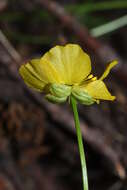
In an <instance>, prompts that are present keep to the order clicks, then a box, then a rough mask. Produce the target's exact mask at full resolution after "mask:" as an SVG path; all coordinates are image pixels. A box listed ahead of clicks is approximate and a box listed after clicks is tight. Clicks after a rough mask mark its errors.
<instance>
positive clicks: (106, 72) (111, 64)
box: [100, 60, 118, 80]
mask: <svg viewBox="0 0 127 190" xmlns="http://www.w3.org/2000/svg"><path fill="white" fill-rule="evenodd" d="M117 64H118V61H116V60H114V61H112V62H111V63H110V64H109V65H108V66H107V68H106V69H105V71H104V73H103V75H102V76H101V77H100V80H103V79H105V78H106V77H107V75H108V74H109V72H110V70H111V69H112V67H114V66H115V65H117Z"/></svg>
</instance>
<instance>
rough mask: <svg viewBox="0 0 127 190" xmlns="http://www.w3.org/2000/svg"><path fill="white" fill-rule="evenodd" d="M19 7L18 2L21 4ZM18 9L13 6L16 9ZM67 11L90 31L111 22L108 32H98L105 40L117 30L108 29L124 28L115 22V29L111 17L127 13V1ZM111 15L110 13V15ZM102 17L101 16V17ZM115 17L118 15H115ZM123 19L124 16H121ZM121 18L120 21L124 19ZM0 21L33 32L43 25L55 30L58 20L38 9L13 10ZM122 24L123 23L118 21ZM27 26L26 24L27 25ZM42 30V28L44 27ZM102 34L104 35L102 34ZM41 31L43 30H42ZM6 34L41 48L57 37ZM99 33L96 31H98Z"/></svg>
mask: <svg viewBox="0 0 127 190" xmlns="http://www.w3.org/2000/svg"><path fill="white" fill-rule="evenodd" d="M14 2H15V3H16V2H17V1H16V0H12V1H11V4H10V5H11V6H12V3H14ZM17 3H18V2H17ZM13 7H14V6H12V8H13ZM65 9H66V10H67V11H68V12H69V13H71V14H72V15H74V16H75V17H76V18H77V19H78V20H79V22H80V23H82V24H83V25H85V26H86V27H87V28H88V29H92V30H93V31H94V28H95V29H96V27H97V26H101V25H104V24H106V23H108V22H109V25H106V28H104V27H103V28H101V27H100V31H99V29H98V28H97V32H98V31H99V35H98V34H97V35H95V36H101V35H104V34H107V33H110V32H111V31H113V30H110V29H107V27H108V26H109V27H111V28H114V30H117V29H118V28H120V26H121V23H120V22H117V20H116V22H115V27H114V26H112V24H114V23H113V22H111V21H112V17H111V16H109V13H110V14H111V15H112V14H113V13H114V11H115V10H126V9H127V0H121V1H120V0H111V1H110V0H109V1H95V0H87V1H85V2H83V3H75V4H68V5H65ZM109 11H110V12H109ZM100 15H101V16H100ZM113 15H114V14H113ZM120 16H121V15H120ZM120 16H119V17H120ZM0 21H2V22H7V23H8V24H17V25H18V26H19V25H24V27H25V25H26V27H27V25H28V26H29V28H30V27H31V30H32V27H37V29H38V28H39V27H40V26H41V25H42V23H43V25H44V26H46V25H47V26H50V25H51V27H52V26H53V25H54V26H55V25H56V20H55V18H54V17H53V16H51V14H49V13H48V11H46V10H44V9H40V8H34V9H32V10H31V11H29V13H28V12H27V11H22V9H21V11H17V10H15V9H14V10H13V11H10V9H9V10H6V11H5V12H1V15H0ZM118 21H119V19H118ZM24 23H25V24H24ZM126 24H127V23H126V22H125V21H124V22H123V25H122V26H124V25H126ZM40 28H41V27H40ZM102 29H103V31H102V34H101V30H102ZM40 31H41V30H40ZM4 32H5V34H6V35H7V36H8V37H9V38H10V39H13V40H16V41H19V42H22V43H33V44H41V43H48V42H51V41H52V38H53V35H52V36H48V35H47V33H46V34H43V35H42V34H41V32H40V34H36V33H34V35H33V33H31V32H29V30H28V32H24V31H22V30H20V31H18V30H17V29H15V27H14V29H13V30H12V31H10V30H7V31H6V30H5V31H4ZM95 33H96V31H95Z"/></svg>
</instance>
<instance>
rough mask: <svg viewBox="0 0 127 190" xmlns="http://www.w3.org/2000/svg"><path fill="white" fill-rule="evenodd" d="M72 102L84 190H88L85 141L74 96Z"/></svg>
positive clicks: (71, 98)
mask: <svg viewBox="0 0 127 190" xmlns="http://www.w3.org/2000/svg"><path fill="white" fill-rule="evenodd" d="M70 101H71V106H72V110H73V114H74V121H75V128H76V134H77V140H78V148H79V153H80V160H81V167H82V179H83V190H88V178H87V168H86V160H85V153H84V147H83V140H82V134H81V129H80V122H79V116H78V110H77V101H76V99H75V98H74V97H73V96H71V97H70Z"/></svg>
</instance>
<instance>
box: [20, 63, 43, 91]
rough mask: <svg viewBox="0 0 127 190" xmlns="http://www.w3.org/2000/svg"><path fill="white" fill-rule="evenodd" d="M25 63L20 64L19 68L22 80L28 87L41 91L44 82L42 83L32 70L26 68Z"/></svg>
mask: <svg viewBox="0 0 127 190" xmlns="http://www.w3.org/2000/svg"><path fill="white" fill-rule="evenodd" d="M26 65H27V64H26ZM26 65H22V66H21V67H20V69H19V73H20V75H21V76H22V78H23V80H24V82H25V83H26V84H27V85H28V86H29V87H31V88H33V89H35V90H38V91H42V90H43V88H44V86H45V83H43V82H42V81H41V80H40V79H39V78H38V76H37V75H36V74H35V73H34V72H33V71H32V70H30V69H28V68H27V66H26Z"/></svg>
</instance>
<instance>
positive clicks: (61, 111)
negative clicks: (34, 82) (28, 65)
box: [0, 0, 127, 190]
mask: <svg viewBox="0 0 127 190" xmlns="http://www.w3.org/2000/svg"><path fill="white" fill-rule="evenodd" d="M114 20H115V22H113V23H112V21H114ZM105 24H107V25H105ZM126 24H127V0H121V1H119V0H112V1H106V0H105V1H101V0H100V1H99V0H98V1H97V0H86V1H83V0H59V1H53V0H52V1H51V0H0V190H71V189H73V190H76V189H82V177H81V166H80V159H79V153H78V147H77V139H76V134H75V128H74V123H73V115H72V110H71V108H70V105H69V104H68V103H66V104H64V105H54V104H51V103H49V102H47V101H46V100H45V99H44V98H43V97H42V94H39V93H36V92H34V91H31V90H30V89H28V88H27V87H26V86H25V85H24V82H23V81H22V79H21V78H20V76H19V73H18V68H19V66H20V65H21V64H22V63H24V62H26V61H27V60H29V59H31V58H35V57H39V56H41V55H43V53H45V52H46V51H48V50H49V49H50V48H51V47H53V46H55V45H56V44H61V45H64V44H66V43H78V44H80V45H81V47H82V48H83V49H84V50H85V51H86V52H87V53H89V55H90V57H91V60H92V67H93V73H94V74H96V75H97V76H100V75H101V74H102V73H103V71H104V68H105V66H106V64H107V63H108V62H110V61H112V60H113V59H118V60H119V65H118V66H117V67H116V68H114V69H113V70H112V72H111V73H110V75H109V76H108V78H107V79H106V84H107V86H108V88H109V89H110V91H111V92H112V94H113V95H115V96H116V97H117V98H116V100H115V101H114V102H106V101H103V102H101V103H100V104H99V105H93V106H90V107H88V106H83V105H79V106H78V108H79V114H80V120H81V128H82V134H83V139H84V148H85V153H86V160H87V168H88V176H89V189H90V190H127V182H126V169H127V27H126ZM102 26H103V28H102ZM114 27H115V28H114Z"/></svg>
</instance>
